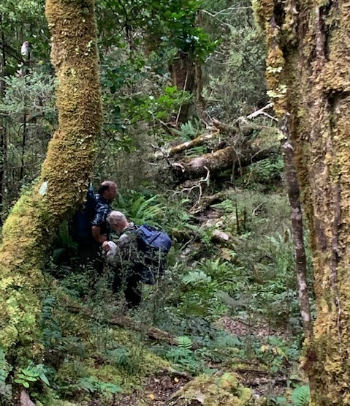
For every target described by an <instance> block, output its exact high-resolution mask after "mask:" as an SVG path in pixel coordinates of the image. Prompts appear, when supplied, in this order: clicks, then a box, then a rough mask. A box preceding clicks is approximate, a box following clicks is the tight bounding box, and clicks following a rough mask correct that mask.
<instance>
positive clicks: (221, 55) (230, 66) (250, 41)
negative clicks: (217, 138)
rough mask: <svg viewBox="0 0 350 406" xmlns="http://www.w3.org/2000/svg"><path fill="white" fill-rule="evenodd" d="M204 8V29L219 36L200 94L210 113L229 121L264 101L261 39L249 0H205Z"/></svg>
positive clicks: (263, 67) (263, 60) (264, 87)
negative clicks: (232, 2)
mask: <svg viewBox="0 0 350 406" xmlns="http://www.w3.org/2000/svg"><path fill="white" fill-rule="evenodd" d="M204 8H205V10H206V11H207V12H206V13H204V14H203V17H202V18H203V20H204V27H205V29H206V30H207V31H208V32H209V33H213V36H214V38H220V39H221V44H220V45H219V46H218V49H217V52H215V53H213V54H212V55H211V57H210V59H209V61H208V62H207V64H206V71H207V74H208V75H209V79H210V80H209V83H208V85H207V86H206V87H205V92H204V94H205V97H206V99H207V100H208V101H209V111H210V113H211V114H212V115H213V116H215V117H218V118H221V119H223V120H224V121H227V122H229V121H231V120H233V119H235V118H237V116H242V115H247V114H250V113H251V112H252V111H254V110H255V108H256V107H257V106H263V105H265V104H267V97H266V85H265V79H264V75H265V52H266V51H265V43H264V39H263V36H262V33H261V31H260V30H259V29H258V27H256V25H255V22H254V16H253V11H252V8H251V1H250V0H237V1H235V3H234V5H232V4H231V3H230V2H228V1H218V2H212V1H206V2H205V7H204ZM212 15H214V16H215V18H213V17H212Z"/></svg>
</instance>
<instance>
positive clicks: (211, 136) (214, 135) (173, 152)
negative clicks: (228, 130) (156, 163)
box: [168, 129, 220, 156]
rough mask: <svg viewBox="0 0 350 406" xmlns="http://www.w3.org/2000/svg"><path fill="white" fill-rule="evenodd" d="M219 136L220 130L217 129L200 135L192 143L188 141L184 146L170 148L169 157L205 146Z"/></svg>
mask: <svg viewBox="0 0 350 406" xmlns="http://www.w3.org/2000/svg"><path fill="white" fill-rule="evenodd" d="M219 134H220V130H219V129H216V130H215V131H213V132H209V133H207V134H202V135H199V136H198V137H197V138H195V139H193V140H191V141H187V142H184V143H183V144H180V145H176V146H175V147H172V148H170V149H169V150H168V156H173V155H176V154H180V153H181V152H183V151H186V150H187V149H190V148H193V147H198V146H200V145H203V144H205V143H206V142H208V141H212V140H213V139H215V138H217V137H218V136H219Z"/></svg>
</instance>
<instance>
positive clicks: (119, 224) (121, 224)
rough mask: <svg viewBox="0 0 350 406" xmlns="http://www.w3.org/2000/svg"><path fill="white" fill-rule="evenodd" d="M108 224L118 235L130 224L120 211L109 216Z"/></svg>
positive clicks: (112, 212)
mask: <svg viewBox="0 0 350 406" xmlns="http://www.w3.org/2000/svg"><path fill="white" fill-rule="evenodd" d="M107 222H108V224H109V225H110V227H111V229H112V230H113V231H115V232H116V233H117V234H121V232H122V231H123V230H124V228H126V227H127V226H128V225H129V222H128V220H127V218H126V217H125V215H124V214H123V213H122V212H120V211H115V210H113V211H111V212H110V213H109V215H108V216H107Z"/></svg>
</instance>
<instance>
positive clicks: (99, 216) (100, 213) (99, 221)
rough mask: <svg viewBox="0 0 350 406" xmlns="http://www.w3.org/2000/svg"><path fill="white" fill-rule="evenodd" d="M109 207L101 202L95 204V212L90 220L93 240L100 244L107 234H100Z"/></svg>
mask: <svg viewBox="0 0 350 406" xmlns="http://www.w3.org/2000/svg"><path fill="white" fill-rule="evenodd" d="M108 212H109V209H108V207H106V206H104V205H103V204H97V207H96V214H95V217H94V218H93V220H92V222H91V226H92V228H91V233H92V236H93V238H94V240H95V241H97V242H98V243H100V244H102V243H103V242H104V241H107V235H106V234H101V228H102V227H103V226H105V224H106V219H107V215H108Z"/></svg>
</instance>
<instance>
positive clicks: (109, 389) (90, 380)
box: [75, 376, 122, 394]
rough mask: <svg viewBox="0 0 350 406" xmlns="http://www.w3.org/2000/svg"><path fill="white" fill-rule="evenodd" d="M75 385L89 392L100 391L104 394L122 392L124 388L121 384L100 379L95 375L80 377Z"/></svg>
mask: <svg viewBox="0 0 350 406" xmlns="http://www.w3.org/2000/svg"><path fill="white" fill-rule="evenodd" d="M75 387H76V388H78V389H82V390H84V391H85V392H88V393H95V392H99V393H102V394H115V393H119V392H122V388H121V387H120V386H118V385H115V384H113V383H110V382H103V381H100V380H99V379H96V378H95V377H93V376H89V377H87V378H79V379H78V381H77V383H76V385H75Z"/></svg>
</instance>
